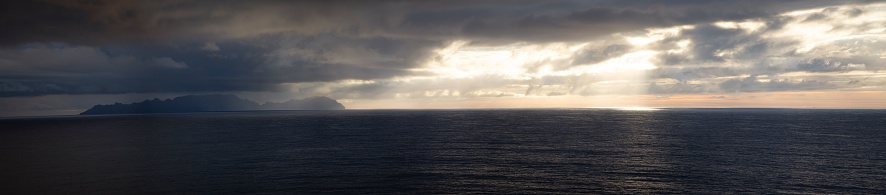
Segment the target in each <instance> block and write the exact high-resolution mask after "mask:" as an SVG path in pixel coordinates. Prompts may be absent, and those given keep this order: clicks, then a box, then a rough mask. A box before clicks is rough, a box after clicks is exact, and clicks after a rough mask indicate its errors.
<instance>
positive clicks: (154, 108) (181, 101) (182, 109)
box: [80, 94, 345, 115]
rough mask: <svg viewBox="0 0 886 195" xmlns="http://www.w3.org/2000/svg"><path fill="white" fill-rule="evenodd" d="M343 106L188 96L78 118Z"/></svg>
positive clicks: (324, 101)
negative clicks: (107, 115) (108, 115)
mask: <svg viewBox="0 0 886 195" xmlns="http://www.w3.org/2000/svg"><path fill="white" fill-rule="evenodd" d="M343 109H345V107H344V105H342V104H341V103H339V102H338V101H336V100H334V99H332V98H328V97H310V98H304V99H299V100H296V99H293V100H289V101H286V102H280V103H274V102H266V103H264V104H259V103H256V102H254V101H252V100H248V99H242V98H240V97H237V96H236V95H231V94H213V95H187V96H180V97H175V98H173V99H166V100H160V99H158V98H154V99H152V100H145V101H142V102H135V103H131V104H121V103H115V104H110V105H95V106H93V107H92V108H90V109H89V110H86V111H84V112H82V113H80V115H98V114H141V113H187V112H218V111H248V110H343Z"/></svg>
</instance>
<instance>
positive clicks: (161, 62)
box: [151, 57, 188, 68]
mask: <svg viewBox="0 0 886 195" xmlns="http://www.w3.org/2000/svg"><path fill="white" fill-rule="evenodd" d="M151 60H152V61H153V62H154V65H157V66H162V67H168V68H188V65H187V64H185V63H182V62H176V61H175V60H172V58H169V57H162V58H151Z"/></svg>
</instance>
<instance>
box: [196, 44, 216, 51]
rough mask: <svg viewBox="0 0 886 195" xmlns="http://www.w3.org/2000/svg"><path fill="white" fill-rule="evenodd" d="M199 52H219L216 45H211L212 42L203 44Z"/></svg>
mask: <svg viewBox="0 0 886 195" xmlns="http://www.w3.org/2000/svg"><path fill="white" fill-rule="evenodd" d="M200 50H203V51H218V50H220V49H219V48H218V45H216V44H215V43H213V42H206V43H205V44H203V47H200Z"/></svg>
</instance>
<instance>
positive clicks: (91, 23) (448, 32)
mask: <svg viewBox="0 0 886 195" xmlns="http://www.w3.org/2000/svg"><path fill="white" fill-rule="evenodd" d="M835 3H852V2H847V1H843V2H833V1H701V0H687V1H668V2H666V3H665V2H661V1H372V2H370V1H188V0H183V1H54V0H47V1H3V2H2V3H0V27H2V29H5V30H2V31H0V46H2V50H0V69H2V70H3V71H2V72H0V97H11V96H38V95H48V94H106V93H107V94H118V93H163V92H203V91H280V90H286V89H284V88H283V86H282V85H284V84H287V83H299V82H322V81H340V80H348V79H356V80H374V79H387V78H393V77H396V76H405V75H422V74H427V73H424V72H420V71H414V70H413V69H414V68H417V67H419V66H421V65H422V64H423V63H424V62H425V61H427V60H429V59H431V58H433V57H434V56H433V52H432V51H433V50H434V49H438V48H441V47H444V46H445V45H446V44H447V43H449V42H450V41H453V40H463V39H467V40H471V41H472V44H487V45H496V44H509V43H513V42H539V43H544V42H562V41H566V42H568V41H587V40H592V39H595V38H600V37H605V36H607V35H610V34H613V33H642V32H644V29H647V28H654V27H669V26H675V25H687V24H702V23H709V22H714V21H721V20H745V19H755V18H757V19H767V20H774V23H773V24H775V22H778V21H777V19H778V18H777V17H773V16H774V15H776V14H778V13H782V12H785V11H790V10H797V9H805V8H813V7H822V6H828V5H833V4H835ZM847 13H848V14H855V13H854V12H847ZM828 14H833V13H822V16H816V18H808V20H827V19H828V18H827V16H828ZM858 14H860V13H858ZM770 27H772V28H776V27H777V25H771V26H770ZM683 36H686V37H689V38H692V39H693V41H694V42H697V43H705V45H701V44H697V45H693V53H694V54H693V56H691V57H687V56H662V61H663V62H665V63H667V64H680V63H688V62H693V61H704V62H718V61H722V59H720V58H721V57H717V56H714V55H713V54H712V52H714V51H717V50H723V49H730V48H736V47H739V46H740V47H741V48H743V49H745V50H746V52H744V53H741V52H740V53H739V54H736V55H742V56H735V57H741V58H751V57H758V56H760V55H764V53H766V52H770V51H773V50H775V49H772V48H778V47H781V46H780V45H781V44H790V43H779V42H778V41H776V40H765V39H764V38H761V37H759V36H756V35H753V34H745V33H741V32H734V31H729V30H723V29H718V28H715V27H700V28H697V29H695V30H694V31H686V32H685V33H684V34H683ZM724 37H726V38H724ZM723 39H727V40H723ZM629 49H630V46H628V45H626V44H623V43H622V44H611V45H604V46H600V47H598V48H588V49H586V50H583V53H582V54H581V55H580V56H579V58H577V59H575V60H574V61H573V63H575V64H581V63H593V62H600V61H603V60H606V59H608V58H612V57H617V56H620V55H622V54H624V53H625V52H626V51H627V50H629ZM865 59H867V58H864V59H862V58H853V59H844V60H841V62H844V61H845V62H844V63H841V64H848V63H849V61H853V62H852V63H857V62H855V61H859V60H865ZM868 60H869V59H868ZM829 63H831V62H830V61H829ZM575 64H570V65H575ZM832 67H835V68H832ZM840 67H841V65H839V64H836V65H835V64H834V63H831V64H828V63H824V64H821V63H817V62H816V61H812V62H811V63H810V64H809V65H808V66H798V68H807V69H809V70H810V71H831V69H834V70H838V69H840ZM559 68H567V67H559ZM711 70H713V69H711ZM724 72H728V70H727V71H724ZM694 74H712V75H711V76H723V75H722V74H721V73H709V72H704V71H702V72H700V73H694ZM666 76H667V77H675V76H674V75H666ZM524 84H526V85H530V86H532V83H524ZM502 85H506V84H502ZM341 90H346V89H340V90H339V91H335V93H338V94H348V93H372V92H373V91H372V88H371V87H368V88H366V89H353V90H356V91H355V92H343V91H341ZM526 91H529V90H526ZM341 96H346V95H341Z"/></svg>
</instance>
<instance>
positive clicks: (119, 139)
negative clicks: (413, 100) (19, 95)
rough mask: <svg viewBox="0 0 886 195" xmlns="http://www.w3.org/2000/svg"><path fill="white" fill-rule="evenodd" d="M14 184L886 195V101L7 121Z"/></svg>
mask: <svg viewBox="0 0 886 195" xmlns="http://www.w3.org/2000/svg"><path fill="white" fill-rule="evenodd" d="M0 156H2V159H0V178H3V179H2V180H3V182H0V185H2V186H0V187H2V188H0V193H2V194H47V193H49V194H182V193H187V194H231V193H249V194H453V193H454V194H458V193H495V194H499V193H503V194H589V193H590V194H600V193H606V194H637V193H655V194H668V193H677V194H685V193H693V194H697V193H702V194H711V193H713V194H719V193H802V194H807V193H839V194H884V193H886V110H797V109H664V110H657V111H628V110H605V109H515V110H507V109H505V110H346V111H292V112H225V113H196V114H153V115H116V116H69V117H37V118H6V119H0Z"/></svg>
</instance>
